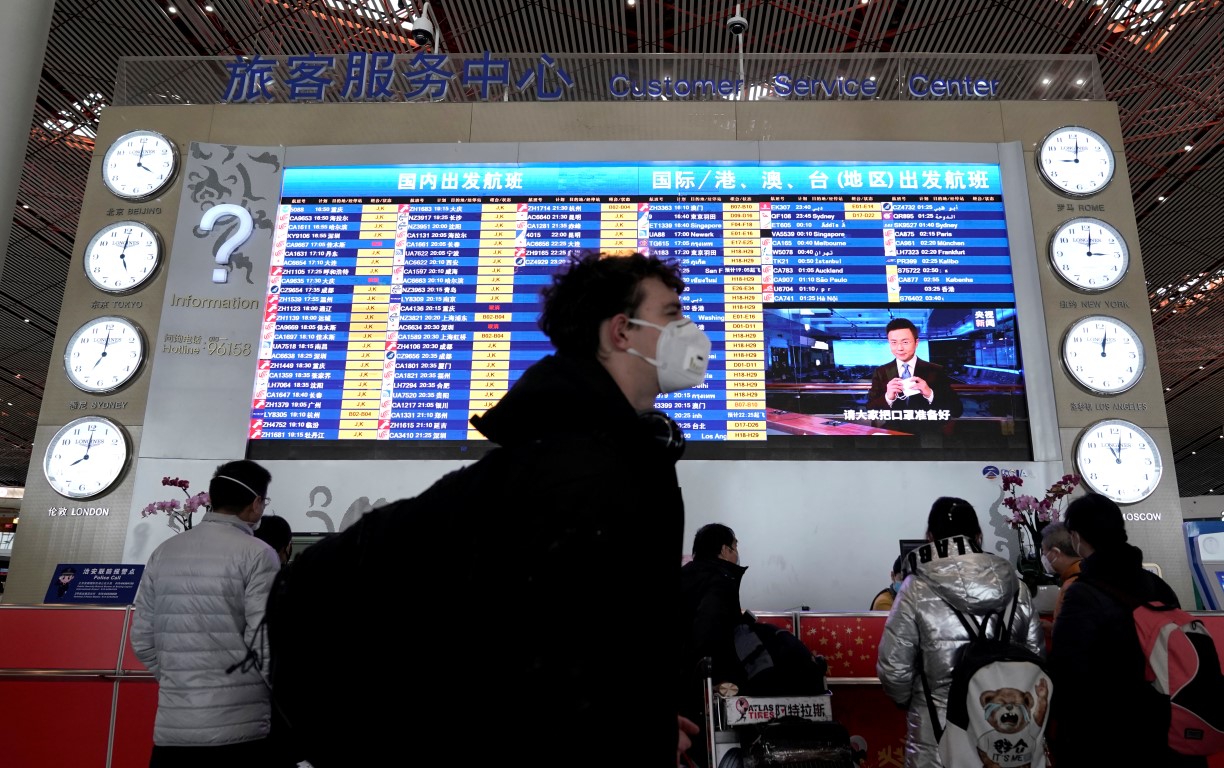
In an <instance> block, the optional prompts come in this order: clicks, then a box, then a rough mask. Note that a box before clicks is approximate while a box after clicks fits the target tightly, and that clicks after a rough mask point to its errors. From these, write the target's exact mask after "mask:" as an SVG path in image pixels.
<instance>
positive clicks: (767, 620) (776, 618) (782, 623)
mask: <svg viewBox="0 0 1224 768" xmlns="http://www.w3.org/2000/svg"><path fill="white" fill-rule="evenodd" d="M752 615H753V616H755V617H756V620H757V621H759V622H761V623H762V624H772V625H773V626H775V627H777V628H778V629H785V630H786V631H787V632H794V631H795V614H793V613H757V612H756V611H752Z"/></svg>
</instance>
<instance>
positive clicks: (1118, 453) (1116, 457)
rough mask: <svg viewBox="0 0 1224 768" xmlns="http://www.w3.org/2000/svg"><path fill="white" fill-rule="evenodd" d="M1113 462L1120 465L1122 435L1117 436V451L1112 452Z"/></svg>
mask: <svg viewBox="0 0 1224 768" xmlns="http://www.w3.org/2000/svg"><path fill="white" fill-rule="evenodd" d="M1114 462H1115V463H1117V464H1121V463H1122V435H1118V450H1116V451H1114Z"/></svg>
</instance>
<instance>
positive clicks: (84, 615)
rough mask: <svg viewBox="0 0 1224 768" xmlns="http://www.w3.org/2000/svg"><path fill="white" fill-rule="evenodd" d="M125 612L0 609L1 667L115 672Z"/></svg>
mask: <svg viewBox="0 0 1224 768" xmlns="http://www.w3.org/2000/svg"><path fill="white" fill-rule="evenodd" d="M123 617H124V611H123V610H122V609H119V610H115V609H102V608H27V607H13V608H7V607H6V608H0V667H2V668H5V669H114V668H115V664H116V662H117V661H118V659H119V642H120V639H121V635H122V632H123Z"/></svg>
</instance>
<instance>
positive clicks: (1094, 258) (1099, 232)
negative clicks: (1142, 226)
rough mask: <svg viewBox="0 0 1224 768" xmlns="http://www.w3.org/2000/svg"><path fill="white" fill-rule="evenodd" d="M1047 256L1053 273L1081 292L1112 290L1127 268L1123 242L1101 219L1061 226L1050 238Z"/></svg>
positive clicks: (1078, 221)
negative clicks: (1052, 267)
mask: <svg viewBox="0 0 1224 768" xmlns="http://www.w3.org/2000/svg"><path fill="white" fill-rule="evenodd" d="M1049 253H1050V263H1051V264H1052V265H1053V266H1054V273H1055V274H1056V275H1058V276H1059V277H1061V278H1062V279H1063V280H1065V281H1066V282H1067V283H1068V284H1069V285H1070V286H1071V287H1072V288H1076V289H1078V290H1081V291H1092V292H1095V291H1105V290H1108V289H1110V288H1112V287H1114V286H1115V285H1117V284H1118V283H1119V282H1121V280H1122V278H1123V277H1126V269H1127V267H1129V266H1130V246H1128V245H1127V244H1126V239H1125V238H1123V237H1122V235H1121V233H1119V232H1118V230H1116V229H1114V228H1113V227H1111V226H1109V225H1108V224H1106V223H1105V222H1103V221H1101V220H1100V219H1093V218H1079V219H1071V220H1070V221H1065V222H1063V223H1062V224H1060V225H1059V226H1058V229H1056V230H1054V234H1053V235H1051V236H1050V246H1049Z"/></svg>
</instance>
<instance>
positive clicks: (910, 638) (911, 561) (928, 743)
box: [876, 536, 1045, 768]
mask: <svg viewBox="0 0 1224 768" xmlns="http://www.w3.org/2000/svg"><path fill="white" fill-rule="evenodd" d="M973 549H974V547H973V546H972V545H970V544H969V543H968V541H967V540H965V539H964V538H962V537H960V536H957V537H953V538H950V539H945V540H944V541H940V542H934V543H930V544H925V545H923V546H922V547H919V548H918V549H916V550H914V552H913V553H912V555H911V556H910V557H908V558H907V560H906V563H905V570H906V573H907V574H911V575H908V576H907V577H906V579H905V583H904V584H902V585H901V590H900V591H899V592H898V593H897V599H896V601H895V602H894V603H893V607H892V612H891V613H890V614H889V615H888V621H887V622H886V623H885V625H884V636H883V637H882V638H881V639H880V655H879V659H878V660H877V662H876V673H877V674H878V675H879V676H880V682H881V683H883V684H884V692H885V693H887V694H888V696H889V698H891V699H892V700H893V701H895V702H897V704H899V705H901V706H907V707H908V709H909V714H908V715H907V717H906V720H907V727H906V741H905V753H906V754H905V765H906V768H938V767H939V766H941V765H942V762H941V761H940V759H939V754H938V751H937V749H936V743H935V734H934V731H933V729H932V727H931V724H930V722H928V721H929V720H930V714H929V710H928V708H927V701H926V694H925V691H924V689H923V684H922V675H921V674H920V672H919V669H920V668H921V669H923V670H925V672H926V677H927V680H928V681H929V682H930V684H931V690H932V694H933V698H934V700H935V704H936V707H937V708H938V711H939V721H940V724H941V725H942V724H943V723H944V717H945V713H946V711H947V706H948V688H949V687H950V686H951V684H952V667H953V664H954V661H955V656H956V652H957V651H958V650H959V649H960V648H961V646H963V645H965V644H966V643H967V642H969V633H968V631H967V630H966V629H965V627H964V626H963V625H962V624H961V623H960V620H959V619H957V618H956V614H955V613H954V612H953V608H955V609H956V610H957V611H960V612H961V613H963V614H972V615H975V616H979V617H980V616H988V615H991V614H994V615H996V616H997V615H998V614H999V613H1001V612H1003V611H1004V609H1006V610H1007V614H1008V616H1010V614H1011V601H1012V598H1013V596H1015V597H1016V599H1017V600H1019V604H1018V605H1017V606H1016V617H1015V621H1014V622H1013V624H1012V633H1011V637H1012V642H1013V643H1016V644H1018V645H1023V646H1025V647H1026V648H1028V649H1029V650H1031V651H1033V652H1034V653H1036V654H1038V655H1040V656H1041V657H1042V658H1044V657H1045V645H1044V642H1043V636H1042V631H1041V623H1040V622H1039V621H1038V620H1037V618H1036V617H1035V616H1034V615H1033V601H1032V597H1031V596H1030V594H1029V591H1028V587H1026V586H1025V585H1024V583H1023V582H1021V581H1020V579H1019V577H1018V576H1017V574H1016V569H1015V568H1013V567H1012V564H1011V563H1009V562H1008V561H1007V560H1004V559H1003V558H1001V557H999V556H997V555H992V554H989V553H986V552H974V551H972V550H973ZM996 622H997V618H996V619H992V620H991V621H990V622H989V623H988V625H987V631H988V632H990V634H991V636H992V637H993V636H994V633H995V632H996V631H997V630H996V626H997V624H996Z"/></svg>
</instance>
